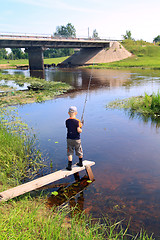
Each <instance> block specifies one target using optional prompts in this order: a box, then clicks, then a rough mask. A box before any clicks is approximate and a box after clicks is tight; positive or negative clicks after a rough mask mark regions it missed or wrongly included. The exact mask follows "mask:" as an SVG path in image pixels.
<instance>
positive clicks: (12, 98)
mask: <svg viewBox="0 0 160 240" xmlns="http://www.w3.org/2000/svg"><path fill="white" fill-rule="evenodd" d="M0 80H4V82H2V83H0V90H1V93H0V106H1V107H4V106H11V105H17V104H21V105H22V104H26V103H33V102H43V101H46V100H50V99H53V98H54V97H56V96H58V95H61V94H63V93H65V92H67V91H68V90H69V89H72V87H71V86H70V85H68V84H66V83H62V82H51V81H45V80H44V79H40V78H32V77H25V76H23V75H16V76H15V75H7V74H2V73H0ZM10 81H13V82H14V83H16V84H17V86H20V87H23V86H24V84H26V85H27V86H28V87H27V88H28V89H26V90H23V91H22V90H16V89H15V88H13V87H12V86H8V85H7V83H8V82H10Z"/></svg>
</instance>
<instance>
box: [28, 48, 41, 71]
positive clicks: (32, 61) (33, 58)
mask: <svg viewBox="0 0 160 240" xmlns="http://www.w3.org/2000/svg"><path fill="white" fill-rule="evenodd" d="M26 52H28V57H29V69H30V70H44V64H43V49H42V47H29V48H27V49H26Z"/></svg>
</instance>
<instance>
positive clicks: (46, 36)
mask: <svg viewBox="0 0 160 240" xmlns="http://www.w3.org/2000/svg"><path fill="white" fill-rule="evenodd" d="M0 38H11V39H15V38H27V39H48V40H50V39H55V40H58V39H60V40H81V41H88V40H90V41H108V42H111V41H122V40H115V39H109V38H108V39H105V38H103V39H101V38H91V37H89V38H80V37H64V36H53V35H49V34H27V33H22V34H20V33H0Z"/></svg>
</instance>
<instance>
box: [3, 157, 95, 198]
mask: <svg viewBox="0 0 160 240" xmlns="http://www.w3.org/2000/svg"><path fill="white" fill-rule="evenodd" d="M93 165H95V162H93V161H87V160H84V161H83V167H79V166H77V165H76V164H75V165H73V166H72V171H68V170H66V169H62V170H59V171H57V172H54V173H51V174H48V175H46V176H44V177H40V178H38V179H35V180H33V181H31V182H28V183H24V184H22V185H19V186H17V187H14V188H11V189H8V190H6V191H4V192H1V193H0V201H6V200H9V199H11V198H14V197H17V196H20V195H22V194H24V193H27V192H30V191H32V190H35V189H37V188H40V187H42V186H45V185H47V184H49V183H52V182H55V181H57V180H60V179H62V178H66V177H68V176H70V175H72V174H74V173H76V172H80V171H82V170H85V169H86V166H93Z"/></svg>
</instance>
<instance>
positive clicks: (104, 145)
mask: <svg viewBox="0 0 160 240" xmlns="http://www.w3.org/2000/svg"><path fill="white" fill-rule="evenodd" d="M91 71H92V70H86V69H83V70H82V69H60V70H58V69H50V70H46V72H45V77H46V80H53V81H63V82H67V83H70V84H71V85H73V86H74V87H75V88H76V89H78V91H74V92H72V93H70V94H66V95H64V96H61V97H59V98H57V99H54V100H51V101H46V102H45V103H34V104H27V105H24V106H19V107H18V111H19V114H20V116H21V117H22V119H23V120H24V121H25V122H27V123H28V124H29V126H31V127H33V128H34V130H35V132H36V135H37V137H38V139H39V147H40V150H41V151H42V152H43V153H44V156H47V158H44V159H45V160H44V163H45V164H46V165H47V166H48V167H46V168H45V169H44V170H43V171H44V174H46V173H50V172H52V171H54V170H56V169H62V168H64V167H65V166H66V164H67V157H66V129H65V124H64V123H65V120H66V119H67V118H68V114H67V112H68V108H69V106H71V105H76V106H77V108H78V116H77V117H78V118H81V114H82V110H83V105H84V101H85V96H86V88H87V85H88V81H89V78H90V74H91ZM6 72H7V73H8V72H9V73H15V70H6ZM16 73H17V74H25V75H26V76H27V75H29V72H28V71H18V72H16ZM92 74H93V78H92V82H91V88H90V92H89V95H88V101H87V105H86V109H85V114H84V120H85V124H84V126H83V133H82V134H81V138H82V145H83V150H84V159H87V160H92V161H95V163H96V164H95V166H94V167H92V169H93V173H94V176H95V182H94V183H92V184H91V185H90V186H89V187H88V188H86V189H85V190H84V192H83V209H84V210H86V212H88V213H91V214H92V216H93V217H95V218H98V217H108V216H109V217H110V218H111V219H117V220H122V219H124V222H128V221H129V220H130V221H131V223H130V225H131V227H132V229H133V230H135V231H140V229H141V228H144V229H145V230H147V231H148V233H152V232H154V233H155V236H156V239H159V238H158V236H160V226H159V223H160V130H159V125H158V124H156V123H155V122H153V121H151V120H150V119H142V118H141V117H139V116H137V117H136V116H132V117H131V116H130V115H129V113H128V112H127V111H124V110H117V109H114V110H110V109H106V104H108V103H109V102H110V101H113V100H116V99H124V98H128V97H131V96H138V95H141V94H144V92H146V93H148V94H151V93H152V92H153V91H154V92H157V91H158V89H159V88H160V72H153V71H145V70H143V71H136V70H134V71H132V72H131V71H127V70H125V71H120V70H93V72H92ZM73 161H74V162H76V161H77V159H76V157H75V156H74V160H73ZM52 165H53V166H52ZM50 166H52V168H50ZM83 174H84V173H83V172H82V173H81V175H83ZM64 181H70V182H72V181H74V178H73V176H71V177H69V179H67V180H64Z"/></svg>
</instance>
